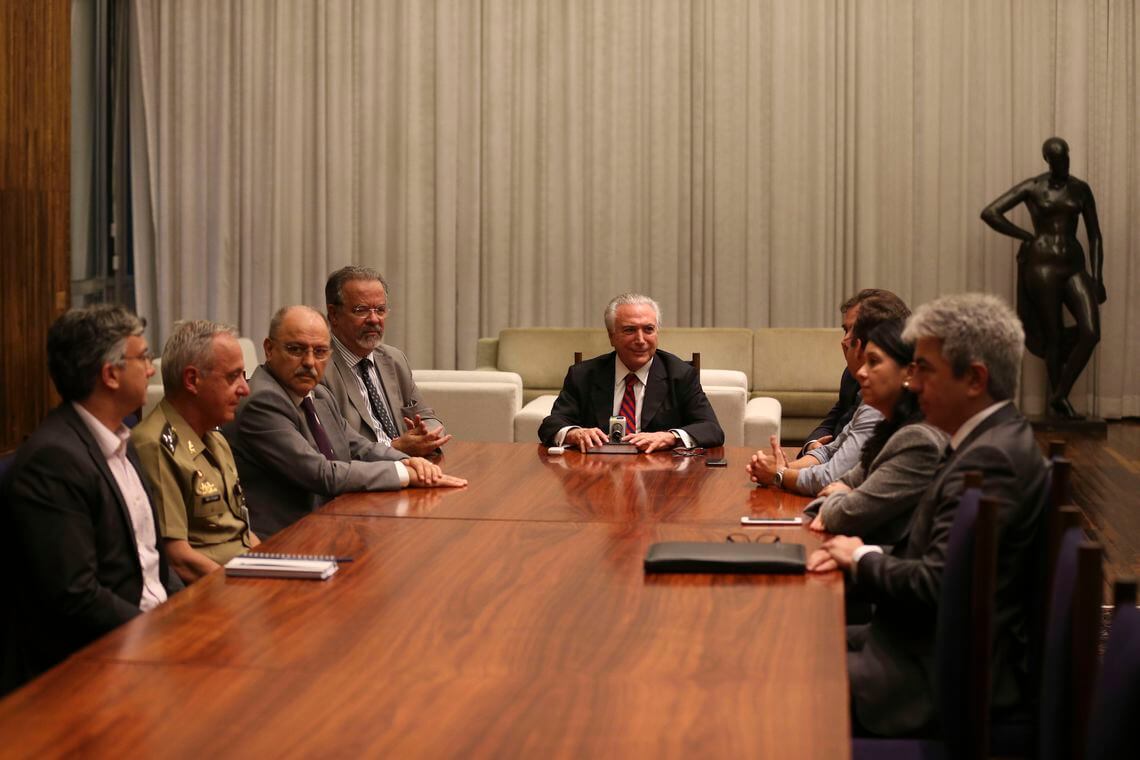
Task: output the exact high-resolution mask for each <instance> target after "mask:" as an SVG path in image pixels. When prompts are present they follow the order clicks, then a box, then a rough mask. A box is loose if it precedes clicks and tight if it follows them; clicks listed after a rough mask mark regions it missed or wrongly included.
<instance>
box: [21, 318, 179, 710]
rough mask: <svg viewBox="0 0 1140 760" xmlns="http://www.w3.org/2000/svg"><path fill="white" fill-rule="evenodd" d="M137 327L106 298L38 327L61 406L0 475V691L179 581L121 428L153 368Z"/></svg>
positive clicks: (162, 596)
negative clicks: (0, 591)
mask: <svg viewBox="0 0 1140 760" xmlns="http://www.w3.org/2000/svg"><path fill="white" fill-rule="evenodd" d="M142 331H143V328H142V323H141V322H140V321H139V319H138V317H136V316H135V315H134V314H132V313H130V312H129V311H127V309H125V308H124V307H122V306H110V305H104V306H93V307H90V308H85V309H73V310H71V311H69V312H67V313H66V314H64V315H63V316H61V317H60V318H59V319H57V320H56V321H55V323H54V324H53V325H52V326H51V328H50V329H49V330H48V340H47V354H48V370H49V372H50V373H51V378H52V381H53V382H54V383H55V388H56V390H57V391H58V392H59V395H60V396H61V397H62V398H63V403H61V404H60V405H59V406H58V407H56V408H55V409H54V410H53V411H52V412H51V413H50V414H49V415H48V416H47V418H45V419H44V421H43V423H42V424H41V425H40V427H39V428H38V429H37V430H36V431H35V432H34V433H33V434H32V435H31V437H30V438H28V440H27V441H26V442H25V443H24V445H23V446H21V447H20V450H19V451H18V452H17V454H16V459H15V461H14V463H13V464H12V467H11V469H10V470H9V471H8V474H7V476H6V477H5V478H4V480H3V483H0V536H2V538H0V540H2V541H3V552H2V555H3V558H4V562H5V567H4V572H3V578H4V584H5V586H6V591H5V594H4V601H5V607H6V608H7V609H6V613H7V614H6V615H5V616H4V623H3V625H4V632H3V653H2V654H3V662H2V668H3V669H2V671H0V693H3V692H6V691H9V690H11V689H14V688H16V687H17V686H19V685H20V684H21V683H23V682H24V681H27V680H29V679H30V678H32V677H34V676H35V675H37V674H39V673H42V672H43V671H45V670H47V669H48V668H50V667H51V666H53V665H55V664H56V663H57V662H60V661H61V660H63V659H64V658H65V657H67V656H68V655H69V654H71V653H72V652H74V651H76V650H78V649H79V648H81V647H83V646H85V645H86V644H88V643H90V642H91V641H93V640H95V639H96V638H98V637H99V636H101V635H102V634H104V633H106V632H107V631H110V630H111V629H112V628H115V627H116V626H118V625H120V624H122V623H125V622H127V621H128V620H130V619H131V618H133V617H135V616H136V615H139V614H141V613H143V612H145V611H147V610H150V609H152V608H153V607H155V606H157V605H159V604H161V603H162V602H164V601H166V598H167V595H168V594H170V593H172V592H173V591H175V590H176V589H178V588H181V583H179V582H178V579H177V577H176V576H174V575H172V574H171V573H170V572H169V568H168V567H167V563H166V559H165V557H164V556H163V548H162V546H161V544H160V542H159V541H158V539H157V534H156V532H155V513H154V507H153V506H152V502H151V496H150V491H149V485H148V484H147V481H146V478H145V477H144V476H143V475H142V472H141V469H140V467H139V461H138V457H137V456H136V455H135V450H134V448H133V447H132V446H131V442H130V434H129V432H128V430H127V428H126V426H125V425H124V424H123V418H124V417H126V416H127V415H129V414H131V413H132V412H134V411H135V410H137V409H138V408H139V407H141V406H142V405H143V402H144V401H145V400H146V386H147V379H148V378H149V377H150V376H151V375H153V374H154V367H153V366H152V364H151V360H152V356H151V353H150V351H149V350H148V349H147V345H146V339H145V338H143V336H142Z"/></svg>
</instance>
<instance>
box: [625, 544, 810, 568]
mask: <svg viewBox="0 0 1140 760" xmlns="http://www.w3.org/2000/svg"><path fill="white" fill-rule="evenodd" d="M806 564H807V555H806V554H805V553H804V547H803V544H785V543H779V544H757V543H736V544H734V543H728V542H724V543H720V542H715V541H667V542H665V543H660V544H653V545H652V546H650V547H649V553H648V554H646V555H645V572H647V573H776V574H794V573H802V572H804V569H805V566H806Z"/></svg>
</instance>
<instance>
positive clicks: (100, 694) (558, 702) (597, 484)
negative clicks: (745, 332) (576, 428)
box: [0, 442, 850, 758]
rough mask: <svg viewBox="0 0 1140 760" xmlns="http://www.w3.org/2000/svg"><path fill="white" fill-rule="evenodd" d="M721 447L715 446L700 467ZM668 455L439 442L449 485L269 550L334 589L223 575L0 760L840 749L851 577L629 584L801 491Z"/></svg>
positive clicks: (791, 533)
mask: <svg viewBox="0 0 1140 760" xmlns="http://www.w3.org/2000/svg"><path fill="white" fill-rule="evenodd" d="M718 452H719V450H713V451H712V452H710V455H714V456H715V455H716V454H717V453H718ZM750 453H751V452H750V451H747V450H745V449H738V448H730V449H727V458H728V467H727V468H709V467H705V466H704V457H703V456H696V457H681V456H676V455H674V454H672V453H657V454H652V455H640V456H620V455H619V456H615V455H604V456H598V455H591V456H585V455H582V454H579V453H577V452H567V453H566V454H565V455H562V456H552V455H548V454H547V453H546V451H545V450H544V449H543V448H542V447H540V446H538V445H536V444H493V443H465V442H454V443H452V444H450V445H449V446H448V447H447V452H446V454H445V457H444V460H443V465H444V467H445V469H446V471H448V472H450V473H454V474H457V475H460V476H462V477H466V478H468V479H469V481H470V485H469V486H468V487H467V488H463V489H439V490H421V489H408V490H405V491H401V492H396V493H369V494H352V495H348V496H343V497H341V498H338V499H336V500H335V501H333V502H331V503H329V504H327V505H326V506H325V507H323V508H322V509H320V510H319V511H317V512H315V513H314V514H312V515H310V516H308V517H306V518H305V519H304V520H302V521H301V522H299V523H297V524H296V525H294V526H292V527H290V528H289V529H287V530H285V531H283V532H281V533H279V534H278V535H276V536H274V537H273V538H272V539H271V540H269V541H268V542H267V543H266V545H265V549H266V550H269V551H280V552H305V553H320V554H333V555H337V556H350V557H352V558H353V561H352V562H350V563H344V564H342V565H341V566H340V569H339V572H338V573H337V574H336V575H334V576H333V577H332V578H331V579H330V580H328V581H324V582H320V581H300V580H270V579H250V578H240V579H239V578H226V577H225V576H224V575H223V574H222V573H214V574H213V575H211V576H208V577H207V578H205V579H203V580H202V581H200V582H198V583H196V584H194V585H193V586H192V587H190V588H188V589H187V590H186V591H185V592H182V593H180V594H177V595H176V596H175V597H173V598H172V599H171V600H170V601H169V602H167V603H166V604H163V605H162V606H160V607H159V608H157V609H155V610H153V611H152V612H150V613H147V614H145V615H142V616H141V617H139V618H137V619H136V620H134V621H132V622H131V623H129V624H127V625H124V626H122V627H121V628H119V629H117V630H115V631H113V632H112V633H110V634H108V635H107V636H105V637H103V638H102V639H100V640H99V641H96V642H95V643H93V644H92V645H90V646H88V647H87V648H85V649H83V650H82V651H80V652H78V653H76V654H75V655H74V656H72V657H71V658H70V659H68V660H67V661H66V662H64V663H62V664H61V665H59V666H58V667H56V668H55V669H53V670H52V671H50V672H48V673H47V674H45V675H43V676H41V677H40V678H39V679H37V680H35V681H33V682H32V683H30V684H28V685H27V686H25V687H24V688H22V689H20V690H19V691H17V692H15V693H14V694H12V695H9V696H8V697H7V698H6V699H4V700H3V701H2V702H0V739H2V741H0V754H3V755H9V754H13V755H26V756H38V757H42V756H45V755H46V756H56V755H83V756H132V757H158V756H162V757H199V758H204V757H215V756H242V757H248V758H260V757H268V756H283V757H314V756H315V757H470V756H478V757H519V756H526V757H535V756H538V757H543V758H553V757H646V756H653V757H694V756H695V757H726V756H734V757H788V758H808V757H820V758H844V757H847V756H849V754H850V739H849V730H850V729H849V720H848V714H847V670H846V661H845V652H844V627H843V584H842V578H841V577H840V576H839V575H838V574H837V573H832V574H828V575H824V576H812V575H806V576H758V575H752V576H745V575H719V576H718V575H646V574H645V573H644V571H643V568H642V560H643V558H644V557H645V553H646V551H647V549H648V548H649V546H650V544H652V543H653V542H656V541H669V540H708V541H724V540H725V537H726V535H727V534H729V533H739V532H748V533H749V534H750V535H752V534H755V533H759V532H776V533H778V534H779V535H780V536H781V538H782V540H784V541H791V542H798V543H803V544H805V545H807V547H808V549H809V551H810V549H811V548H812V547H813V546H815V545H817V544H818V543H819V538H818V537H816V536H815V535H813V534H812V533H811V532H810V531H808V530H807V529H806V528H802V527H783V528H771V529H769V528H765V529H757V528H749V529H742V528H741V527H740V525H739V521H740V517H741V516H742V515H746V514H754V515H772V516H792V515H796V514H799V511H800V510H801V509H802V507H803V505H804V503H805V502H806V499H803V498H800V497H797V496H793V495H791V494H786V493H781V492H776V491H772V490H769V489H762V488H761V489H758V488H755V487H753V486H752V485H751V484H750V483H749V482H748V479H747V476H746V474H745V473H744V470H743V468H744V465H745V463H746V462H747V459H748V456H749V455H750Z"/></svg>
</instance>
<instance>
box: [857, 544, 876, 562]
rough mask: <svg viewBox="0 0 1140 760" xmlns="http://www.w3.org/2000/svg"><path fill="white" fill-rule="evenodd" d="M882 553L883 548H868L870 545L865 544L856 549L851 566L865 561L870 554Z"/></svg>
mask: <svg viewBox="0 0 1140 760" xmlns="http://www.w3.org/2000/svg"><path fill="white" fill-rule="evenodd" d="M882 553H883V547H881V546H868V545H866V544H864V545H863V546H860V547H859V548H858V549H856V550H855V551H854V553H853V554H852V555H851V564H852V565H858V564H859V560H861V559H863V558H864V557H866V556H867V555H868V554H882Z"/></svg>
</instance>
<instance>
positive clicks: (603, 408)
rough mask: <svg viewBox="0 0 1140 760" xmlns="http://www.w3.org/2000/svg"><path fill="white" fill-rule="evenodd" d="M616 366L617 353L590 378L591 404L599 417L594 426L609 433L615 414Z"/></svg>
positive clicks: (600, 365)
mask: <svg viewBox="0 0 1140 760" xmlns="http://www.w3.org/2000/svg"><path fill="white" fill-rule="evenodd" d="M616 366H617V352H616V351H615V352H612V353H611V354H610V355H609V356H607V357H606V359H605V361H603V362H601V363H599V364H598V366H597V368H596V369H595V371H594V373H593V377H592V378H590V403H591V405H592V406H593V407H594V414H595V415H596V417H597V419H596V420H595V422H594V424H595V425H596V426H597V427H599V428H600V429H602V430H604V431H607V432H608V431H609V429H610V417H611V416H612V415H613V413H614V367H616Z"/></svg>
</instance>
